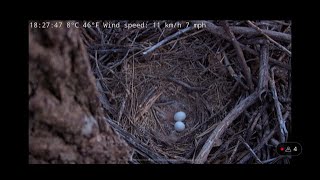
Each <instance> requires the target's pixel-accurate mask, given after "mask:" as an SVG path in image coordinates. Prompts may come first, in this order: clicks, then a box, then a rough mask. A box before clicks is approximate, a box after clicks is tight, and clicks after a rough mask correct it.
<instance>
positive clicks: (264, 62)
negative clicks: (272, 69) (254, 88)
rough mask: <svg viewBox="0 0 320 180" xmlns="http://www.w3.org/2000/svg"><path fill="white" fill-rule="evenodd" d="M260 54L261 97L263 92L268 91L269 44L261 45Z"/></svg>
mask: <svg viewBox="0 0 320 180" xmlns="http://www.w3.org/2000/svg"><path fill="white" fill-rule="evenodd" d="M260 52H261V55H260V69H259V85H258V88H259V97H260V100H261V94H262V93H265V92H267V90H268V81H269V63H268V61H269V48H268V46H267V45H265V44H262V45H261V50H260Z"/></svg>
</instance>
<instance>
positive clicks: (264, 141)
mask: <svg viewBox="0 0 320 180" xmlns="http://www.w3.org/2000/svg"><path fill="white" fill-rule="evenodd" d="M278 127H279V126H278V125H277V126H276V127H275V128H274V129H273V130H272V131H271V132H270V134H269V135H268V136H266V137H265V138H264V139H262V141H261V142H260V143H259V145H258V146H256V147H255V148H254V149H253V152H257V151H259V150H260V149H261V148H262V147H263V146H264V145H265V144H266V143H267V142H268V141H269V140H270V139H271V137H272V136H273V135H274V133H275V132H276V129H277V128H278ZM250 157H251V155H250V154H247V155H245V156H244V157H243V158H242V159H241V160H240V161H239V162H238V163H237V164H244V163H245V162H247V161H248V160H249V159H250Z"/></svg>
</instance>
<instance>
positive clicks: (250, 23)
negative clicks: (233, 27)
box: [247, 20, 291, 57]
mask: <svg viewBox="0 0 320 180" xmlns="http://www.w3.org/2000/svg"><path fill="white" fill-rule="evenodd" d="M247 22H248V24H249V25H250V26H252V27H253V28H254V29H256V30H257V31H258V32H259V33H260V34H262V35H263V36H264V37H266V38H267V39H268V40H269V41H271V42H272V43H274V44H275V45H276V46H278V47H279V48H280V49H282V50H283V51H284V52H286V53H287V54H288V55H289V56H290V57H291V52H290V51H289V50H288V49H287V48H285V47H283V46H282V45H281V44H279V43H278V42H276V41H275V40H273V39H272V38H270V37H269V36H268V35H267V34H265V33H264V32H263V31H262V30H261V29H260V28H259V27H258V26H256V25H255V24H254V23H253V22H251V21H249V20H248V21H247Z"/></svg>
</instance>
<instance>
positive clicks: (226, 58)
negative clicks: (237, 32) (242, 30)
mask: <svg viewBox="0 0 320 180" xmlns="http://www.w3.org/2000/svg"><path fill="white" fill-rule="evenodd" d="M222 55H223V57H224V58H223V60H224V63H225V66H226V67H227V69H228V71H229V73H230V75H231V76H232V77H233V78H234V79H235V80H236V81H237V82H239V84H240V85H241V86H242V87H243V88H244V89H245V90H249V88H248V86H246V85H245V84H244V83H243V82H242V81H241V78H240V77H239V76H238V75H237V74H236V73H235V72H234V70H233V68H232V66H231V64H230V61H229V59H228V57H227V55H226V53H225V52H223V53H222Z"/></svg>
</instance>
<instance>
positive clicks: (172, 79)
mask: <svg viewBox="0 0 320 180" xmlns="http://www.w3.org/2000/svg"><path fill="white" fill-rule="evenodd" d="M167 79H168V80H170V81H172V82H175V83H177V84H179V85H181V86H183V87H184V88H186V89H188V90H190V91H205V90H207V88H202V87H192V86H190V85H189V84H187V83H185V82H182V81H180V80H177V79H174V78H170V77H168V78H167Z"/></svg>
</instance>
